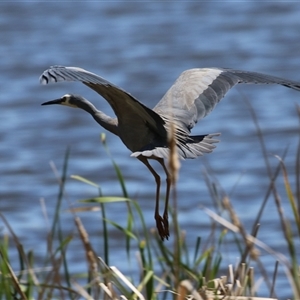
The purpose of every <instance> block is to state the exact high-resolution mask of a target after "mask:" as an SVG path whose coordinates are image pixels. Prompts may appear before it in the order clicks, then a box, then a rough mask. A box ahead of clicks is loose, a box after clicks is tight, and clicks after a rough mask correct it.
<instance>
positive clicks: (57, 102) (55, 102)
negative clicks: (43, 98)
mask: <svg viewBox="0 0 300 300" xmlns="http://www.w3.org/2000/svg"><path fill="white" fill-rule="evenodd" d="M62 102H63V100H62V99H61V98H59V99H55V100H51V101H48V102H44V103H42V104H41V105H51V104H62Z"/></svg>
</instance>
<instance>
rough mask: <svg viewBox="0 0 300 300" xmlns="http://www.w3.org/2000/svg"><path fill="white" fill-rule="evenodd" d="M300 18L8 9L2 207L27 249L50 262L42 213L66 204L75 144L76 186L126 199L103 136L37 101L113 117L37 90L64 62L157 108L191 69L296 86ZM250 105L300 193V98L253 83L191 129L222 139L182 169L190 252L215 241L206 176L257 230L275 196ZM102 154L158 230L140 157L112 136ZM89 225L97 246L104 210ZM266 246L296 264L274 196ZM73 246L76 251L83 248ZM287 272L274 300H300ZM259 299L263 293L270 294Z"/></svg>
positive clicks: (0, 7) (61, 88)
mask: <svg viewBox="0 0 300 300" xmlns="http://www.w3.org/2000/svg"><path fill="white" fill-rule="evenodd" d="M299 13H300V4H299V3H296V2H288V3H283V2H282V3H281V2H262V3H257V2H228V3H222V2H214V1H211V2H183V1H182V2H102V3H96V2H75V3H72V4H70V3H68V2H63V3H58V2H44V3H43V2H38V3H37V2H34V3H30V2H28V3H20V2H0V38H1V43H0V55H1V73H0V74H1V75H0V76H1V80H0V91H1V94H0V105H1V126H0V140H1V146H0V164H1V168H0V172H1V173H0V174H1V186H0V201H1V202H0V210H1V213H3V214H4V216H5V217H6V218H7V220H8V221H9V223H10V224H11V226H12V227H13V229H14V231H15V232H16V234H17V235H18V236H19V237H20V239H21V241H22V242H23V244H24V246H25V248H26V249H31V248H34V249H35V252H36V253H37V254H40V255H41V256H42V255H43V253H45V251H46V245H44V244H41V242H40V241H41V240H44V238H45V234H46V233H47V230H48V228H49V227H47V226H48V225H47V218H45V216H44V215H43V212H42V208H41V202H43V201H45V204H46V208H47V214H48V216H49V219H50V220H51V217H52V216H53V209H54V206H55V203H56V197H57V193H58V181H57V179H56V176H55V174H54V172H53V170H52V168H51V165H53V164H55V166H56V168H57V169H58V172H59V173H61V170H62V165H63V158H64V153H65V151H66V148H67V147H68V146H69V147H71V157H70V161H69V169H68V177H69V176H70V175H71V174H78V175H81V176H83V177H86V178H88V179H89V180H91V181H94V182H97V183H98V184H100V185H101V188H102V192H103V193H104V194H105V195H116V196H120V195H122V191H121V188H120V186H119V184H118V181H117V178H116V174H115V172H114V169H113V166H112V163H111V161H110V159H109V157H108V156H107V154H106V152H105V150H104V148H103V147H102V145H101V143H100V138H99V136H100V133H101V132H104V130H103V129H102V128H100V127H99V126H98V125H97V124H96V123H95V122H94V120H93V119H92V118H91V117H90V116H88V115H87V114H86V113H84V112H82V111H80V110H75V109H74V110H73V109H69V108H65V107H58V106H57V107H41V106H40V104H41V103H43V102H45V101H48V100H52V99H56V98H58V97H60V96H62V95H63V94H66V93H68V92H72V93H78V94H81V95H83V96H84V97H86V98H88V99H89V100H91V101H92V102H93V103H94V104H95V105H96V106H97V108H98V109H101V110H103V111H104V112H106V113H108V114H112V110H111V109H110V107H109V106H108V104H107V103H106V101H105V100H103V99H101V98H100V97H99V96H98V95H96V94H95V93H94V92H93V91H91V90H89V89H88V88H87V87H85V86H84V85H82V84H80V83H62V84H56V85H49V86H40V85H39V82H38V78H39V76H40V74H41V73H42V72H43V71H44V70H45V69H47V68H48V67H49V66H51V65H56V64H61V65H66V66H78V67H82V68H85V69H87V70H90V71H92V72H95V73H97V74H99V75H101V76H103V77H104V78H106V79H108V80H109V81H111V82H113V83H115V84H117V85H119V86H121V87H122V88H124V89H125V90H127V91H129V92H130V93H131V94H133V95H134V96H136V97H137V98H138V99H140V100H141V101H142V102H143V103H144V104H146V105H147V106H148V107H154V106H155V104H156V103H157V102H158V101H159V99H160V98H161V97H162V96H163V94H164V93H165V92H166V91H167V89H168V88H169V87H170V86H171V84H172V83H173V82H174V81H175V79H176V78H177V77H178V76H179V74H180V73H181V72H182V71H184V70H186V69H189V68H194V67H229V68H237V69H243V70H251V71H259V72H264V73H268V74H273V75H276V76H280V77H284V78H290V79H294V80H298V81H300V75H299V70H300V58H299V53H300V30H299V28H300V18H299ZM244 99H248V101H249V102H250V103H251V105H252V107H253V108H254V110H255V112H256V115H257V118H258V122H259V125H260V128H261V130H262V132H263V134H264V138H265V144H266V147H267V153H268V158H269V160H270V163H271V167H272V168H273V169H274V168H275V166H276V165H277V163H278V160H277V159H276V158H275V157H274V154H277V155H280V156H281V155H282V153H283V152H284V151H285V149H286V148H287V147H288V153H287V156H286V160H285V163H286V167H287V170H288V172H289V174H290V179H291V182H292V184H294V183H295V182H294V179H293V174H294V173H295V154H296V150H297V146H298V143H299V120H298V117H297V112H296V109H295V107H296V105H297V104H300V103H299V99H300V94H299V93H297V92H296V91H292V90H289V89H286V88H283V87H276V86H250V85H249V86H240V87H238V88H235V90H232V91H230V92H229V93H228V95H227V97H226V98H225V99H224V100H223V101H222V102H221V103H220V104H219V105H218V107H217V108H216V109H215V111H214V112H213V113H212V114H211V115H210V116H208V117H207V118H206V119H205V120H202V121H201V122H200V123H199V124H198V126H197V127H196V128H195V129H194V130H193V133H195V134H201V133H208V132H221V133H222V135H221V138H220V139H221V142H220V143H219V144H218V146H217V148H216V150H215V151H214V153H213V154H211V155H206V156H205V157H202V158H199V159H197V160H193V161H184V162H182V167H181V170H180V177H179V182H178V185H177V196H178V209H179V220H180V225H181V228H182V229H183V230H185V231H186V235H187V244H188V246H190V247H191V249H192V246H193V245H194V241H195V238H196V237H197V236H202V237H203V238H204V239H205V237H206V236H207V235H208V234H209V227H210V220H209V217H208V216H206V214H205V213H204V212H203V211H201V210H200V205H204V206H206V207H208V208H211V209H213V204H212V202H211V196H210V193H209V190H208V188H207V186H206V184H205V182H204V178H205V177H204V173H206V172H208V173H209V174H210V176H211V177H212V178H214V180H216V181H217V182H218V183H219V186H220V188H221V189H222V190H224V191H225V192H226V193H227V194H229V196H230V199H231V201H232V203H233V205H234V207H235V210H236V211H237V213H238V214H239V216H240V218H241V221H242V222H243V223H244V224H245V227H246V229H247V230H248V231H250V229H251V226H252V224H253V221H254V217H255V216H256V214H257V211H258V209H259V207H260V205H261V203H262V200H263V198H264V195H265V193H266V190H267V187H268V184H269V179H268V176H267V171H266V167H265V163H264V159H263V156H262V151H261V147H260V143H259V139H258V137H257V135H256V128H255V125H254V122H253V120H252V117H251V114H250V111H249V109H248V106H247V104H246V102H245V101H244ZM107 144H108V146H109V148H110V152H111V154H112V157H113V158H114V159H115V161H116V162H117V164H118V165H119V166H120V168H121V170H122V173H123V175H124V177H125V180H126V186H127V190H128V193H129V195H130V196H131V197H133V198H135V199H137V200H138V201H139V203H140V205H141V207H142V209H143V211H144V213H145V217H146V222H147V226H148V227H149V228H151V227H153V226H154V220H153V208H154V192H155V185H154V180H153V178H152V177H151V175H150V174H149V172H148V170H147V169H146V168H145V167H144V166H142V165H141V164H140V162H139V161H138V160H135V159H133V158H130V152H129V151H128V150H127V148H126V147H125V146H124V145H123V144H122V142H121V141H120V140H119V139H118V138H117V137H115V136H113V135H111V134H109V133H107ZM49 162H51V164H49ZM278 185H279V187H280V189H279V192H280V196H281V198H282V202H283V205H284V206H285V213H286V214H287V215H288V216H290V210H289V208H288V205H287V199H286V195H285V191H284V187H283V185H282V177H279V179H278ZM293 186H294V185H293ZM97 194H98V191H97V190H96V189H95V188H92V187H90V186H88V185H85V184H83V183H78V182H77V181H75V180H72V179H70V178H69V179H68V181H67V185H66V199H68V201H69V203H72V204H74V203H76V201H77V200H79V199H85V198H89V197H94V196H96V195H97ZM41 199H42V200H41ZM68 208H69V205H68V202H67V201H65V202H64V207H63V213H62V214H63V215H62V217H63V218H64V220H65V222H64V229H65V230H66V232H72V230H74V225H73V219H72V215H70V213H69V212H68V211H67V210H68ZM124 209H125V206H122V205H110V206H108V214H109V217H111V218H114V219H116V220H120V222H121V223H122V222H123V223H124V224H125V222H126V218H125V216H124ZM80 216H81V217H82V218H83V221H84V225H85V226H86V228H87V230H88V231H89V233H90V235H91V238H92V240H93V239H94V240H95V243H96V245H97V246H96V248H97V247H99V249H100V247H101V245H100V244H99V243H100V242H99V237H98V234H99V228H101V227H100V224H99V226H98V224H97V222H100V217H99V213H92V212H90V213H85V214H82V215H80ZM95 224H97V227H96V228H95ZM5 232H7V229H6V228H5V226H4V228H3V233H5ZM111 236H112V243H113V245H112V246H113V247H112V248H113V249H115V251H114V252H113V253H111V255H112V257H113V259H112V261H111V264H113V265H116V266H118V267H119V268H120V269H122V268H123V269H125V270H126V268H127V265H126V263H124V261H126V253H125V251H124V253H123V249H124V248H123V245H124V240H123V238H120V234H119V233H118V232H117V231H115V230H114V229H113V228H111ZM259 238H260V239H262V240H263V241H264V242H265V243H266V244H268V245H269V246H270V247H273V248H274V249H275V250H278V251H282V252H283V253H284V254H287V253H286V249H285V247H284V242H281V240H282V234H281V233H280V226H279V221H278V214H277V211H276V208H275V205H274V200H273V199H270V201H269V202H268V205H267V208H266V212H265V213H264V215H263V218H262V221H261V228H260V231H259ZM230 241H231V239H230V237H228V244H229V245H228V249H227V251H228V253H225V254H224V261H223V263H224V268H226V266H227V265H228V264H229V263H233V264H234V263H235V262H236V261H237V257H239V253H237V252H235V251H236V250H232V249H230ZM74 243H78V249H81V246H80V244H79V243H80V242H79V240H78V241H76V240H75V241H74ZM76 248H77V247H74V249H76ZM120 249H121V250H120ZM77 251H79V250H77ZM100 252H101V251H100ZM78 253H79V252H76V251H75V250H74V254H73V255H74V258H75V259H76V260H77V264H76V268H75V271H79V270H82V268H85V263H84V256H83V255H82V254H80V255H82V261H83V263H82V265H81V264H80V263H78V258H77V257H78V256H77V255H79V254H78ZM261 254H262V256H261V259H262V260H263V262H264V263H265V265H266V267H267V272H268V274H269V276H270V277H271V276H272V270H273V266H274V262H275V259H274V258H272V257H271V256H270V255H269V254H266V253H265V252H264V251H262V253H261ZM298 254H299V253H298ZM99 255H101V253H99ZM299 255H300V254H299ZM74 258H73V259H74ZM120 258H121V259H120ZM123 258H124V259H123ZM79 260H80V259H79ZM282 270H283V268H282V267H281V269H280V276H279V279H278V280H277V286H276V293H277V295H278V296H279V297H281V298H286V297H291V292H290V290H289V288H288V286H289V284H288V283H287V282H286V279H285V276H284V275H283V271H282ZM257 274H259V271H257ZM220 275H222V274H220ZM283 287H284V288H283ZM259 294H260V295H267V291H266V287H265V285H264V284H262V286H261V288H260V290H259Z"/></svg>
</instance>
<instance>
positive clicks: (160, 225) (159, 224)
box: [138, 156, 169, 240]
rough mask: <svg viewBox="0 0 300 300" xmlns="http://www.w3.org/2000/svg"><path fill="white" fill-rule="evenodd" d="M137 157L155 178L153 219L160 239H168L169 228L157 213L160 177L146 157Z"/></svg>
mask: <svg viewBox="0 0 300 300" xmlns="http://www.w3.org/2000/svg"><path fill="white" fill-rule="evenodd" d="M138 159H139V160H140V161H141V162H142V163H143V164H144V165H145V166H146V167H147V168H148V170H149V171H150V172H151V174H152V175H153V176H154V178H155V182H156V197H155V199H156V200H155V213H154V219H155V221H156V228H157V230H158V233H159V235H160V237H161V239H162V240H164V239H165V238H166V239H168V237H169V228H168V227H167V228H166V227H165V222H164V219H163V218H162V217H161V215H160V214H159V191H160V177H159V175H158V174H157V173H156V172H155V170H154V169H153V168H152V166H151V165H150V164H149V162H148V159H147V158H145V157H144V156H139V157H138Z"/></svg>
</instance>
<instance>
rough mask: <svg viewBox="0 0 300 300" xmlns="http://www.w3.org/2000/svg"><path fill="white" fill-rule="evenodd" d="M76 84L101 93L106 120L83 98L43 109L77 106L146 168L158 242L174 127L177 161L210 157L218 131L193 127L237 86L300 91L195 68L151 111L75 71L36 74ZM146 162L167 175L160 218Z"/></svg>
mask: <svg viewBox="0 0 300 300" xmlns="http://www.w3.org/2000/svg"><path fill="white" fill-rule="evenodd" d="M63 81H80V82H82V83H83V84H85V85H86V86H88V87H89V88H91V89H93V90H94V91H95V92H97V93H98V94H100V95H101V96H102V97H103V98H104V99H105V100H106V101H107V102H108V103H109V105H110V106H111V107H112V109H113V111H114V113H115V116H116V117H110V116H108V115H106V114H105V113H104V112H102V111H99V110H97V109H96V107H95V106H94V105H93V104H92V103H91V102H89V101H88V100H86V99H85V98H84V97H82V96H80V95H75V94H65V95H64V96H62V97H61V98H58V99H56V100H52V101H48V102H45V103H43V104H42V105H51V104H60V105H66V106H70V107H74V108H81V109H83V110H85V111H86V112H88V113H89V114H90V115H91V116H92V117H93V118H94V119H95V121H96V122H97V123H98V124H99V125H101V126H102V127H104V128H105V129H106V130H108V131H110V132H111V133H113V134H115V135H117V136H118V137H119V138H120V139H121V140H122V142H123V143H124V144H125V146H126V147H127V148H128V149H129V150H130V151H131V152H132V154H131V156H132V157H136V158H137V159H138V160H140V161H141V162H142V163H143V164H144V165H146V167H147V168H148V169H149V171H150V172H151V174H152V175H153V176H154V179H155V182H156V197H155V212H154V218H155V220H156V227H157V230H158V233H159V235H160V238H161V239H162V240H164V239H168V237H169V235H170V234H169V222H168V201H169V196H170V188H171V176H170V172H169V170H168V168H167V166H166V164H165V162H166V160H167V159H168V157H169V154H170V147H169V143H168V136H169V134H170V130H171V127H172V128H173V129H174V137H175V141H176V149H177V153H178V156H179V157H180V158H181V159H188V158H196V157H198V156H201V155H203V154H205V153H210V152H212V151H213V149H214V148H215V147H216V143H217V142H218V141H219V140H218V139H217V137H218V136H219V135H220V133H212V134H203V135H191V130H192V128H193V127H194V126H195V125H196V123H197V122H198V121H199V120H200V119H202V118H204V117H206V116H207V115H208V114H209V113H210V112H211V111H212V110H213V109H214V108H215V106H216V105H217V104H218V103H219V102H220V100H221V99H222V98H223V97H224V96H225V94H226V93H227V92H228V91H229V90H230V89H231V88H232V87H234V86H235V85H236V84H239V83H249V84H278V85H282V86H285V87H288V88H291V89H294V90H298V91H300V83H299V82H296V81H292V80H287V79H283V78H279V77H275V76H271V75H266V74H262V73H258V72H249V71H241V70H233V69H227V68H195V69H189V70H186V71H184V72H183V73H181V74H180V76H179V77H178V78H177V80H176V81H175V83H174V84H173V85H172V86H171V87H170V89H169V90H168V91H167V92H166V94H165V95H164V96H163V97H162V99H161V100H160V101H159V102H158V103H157V105H156V106H155V107H154V108H153V109H150V108H148V107H147V106H146V105H144V104H142V103H141V102H140V101H139V100H138V99H137V98H135V97H134V96H132V95H131V94H130V93H128V92H126V91H125V90H123V89H122V88H120V87H118V86H117V85H115V84H113V83H111V82H109V81H107V80H106V79H104V78H102V77H100V76H98V75H96V74H94V73H91V72H89V71H87V70H84V69H82V68H78V67H65V66H52V67H50V68H49V69H47V70H46V71H44V72H43V73H42V75H41V76H40V83H41V84H49V83H56V82H63ZM149 160H156V161H158V163H159V164H160V165H161V166H162V168H163V170H164V172H165V174H166V194H165V206H164V211H163V215H162V216H161V215H160V210H159V200H160V185H161V179H160V176H159V175H158V173H157V172H156V171H155V170H154V168H153V167H152V166H151V164H150V162H149Z"/></svg>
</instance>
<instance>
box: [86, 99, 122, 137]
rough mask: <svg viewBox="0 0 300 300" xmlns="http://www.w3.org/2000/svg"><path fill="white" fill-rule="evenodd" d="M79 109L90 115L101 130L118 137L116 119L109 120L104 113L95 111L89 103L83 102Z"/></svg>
mask: <svg viewBox="0 0 300 300" xmlns="http://www.w3.org/2000/svg"><path fill="white" fill-rule="evenodd" d="M80 108H82V109H83V110H85V111H86V112H88V113H89V114H91V115H92V117H93V118H94V119H95V121H96V122H97V123H98V124H99V125H101V126H102V127H103V128H105V129H106V130H108V131H110V132H111V133H114V134H115V135H118V136H119V134H118V126H117V123H118V122H117V119H116V118H111V117H110V116H108V115H106V114H105V113H104V112H102V111H100V110H97V109H96V107H95V106H94V105H93V104H91V103H86V102H85V103H84V104H83V105H82V106H81V107H80Z"/></svg>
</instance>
